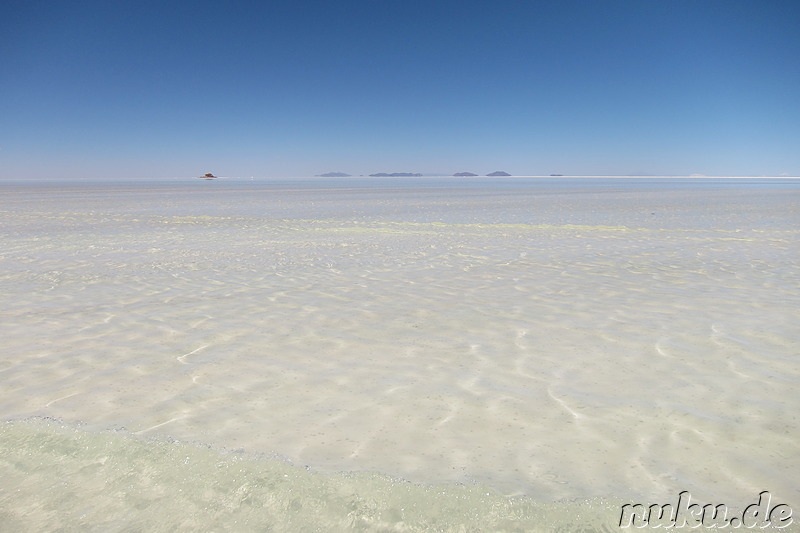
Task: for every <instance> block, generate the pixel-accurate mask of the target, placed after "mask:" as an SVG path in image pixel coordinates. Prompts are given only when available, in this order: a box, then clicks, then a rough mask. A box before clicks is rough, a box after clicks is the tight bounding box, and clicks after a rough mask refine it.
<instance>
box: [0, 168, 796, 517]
mask: <svg viewBox="0 0 800 533" xmlns="http://www.w3.org/2000/svg"><path fill="white" fill-rule="evenodd" d="M798 185H800V183H798V180H686V179H684V180H681V179H661V180H655V179H650V180H648V179H611V178H606V179H599V178H597V179H584V180H580V179H566V178H565V179H561V180H548V179H500V180H489V179H482V180H481V179H475V180H469V179H467V180H455V179H430V178H429V179H421V180H403V179H401V180H386V181H381V180H375V179H361V180H359V179H349V180H323V179H316V180H272V181H263V182H259V181H255V182H246V181H233V180H231V181H214V182H206V181H201V180H197V181H196V182H131V183H91V182H83V183H79V182H75V183H55V182H53V183H34V184H30V183H29V184H23V183H0V217H2V233H1V234H0V245H1V246H0V298H2V300H0V301H1V302H2V306H1V307H0V309H1V310H0V317H2V320H0V339H2V340H0V343H2V344H1V345H2V348H3V350H2V353H0V380H1V381H0V391H2V394H0V419H3V420H5V421H7V422H5V423H4V424H3V425H2V426H0V427H2V429H0V448H2V450H3V457H4V459H0V471H2V472H4V473H3V479H5V480H8V481H4V482H0V504H1V506H2V508H3V513H5V515H4V516H5V518H6V519H7V520H8V523H14V524H18V525H22V526H23V527H24V525H25V524H31V523H32V524H37V525H39V526H47V525H48V524H50V523H51V522H49V521H51V520H55V518H54V517H56V516H60V517H61V518H59V519H64V517H65V516H66V517H67V518H69V517H70V516H71V517H72V519H73V520H75V522H74V523H75V524H83V525H86V523H85V522H80V520H81V519H80V516H79V514H74V515H70V513H77V511H72V508H73V504H72V503H71V500H72V499H73V498H74V497H76V495H77V494H84V495H85V494H90V495H91V494H95V497H94V498H93V499H92V498H89V501H94V502H96V503H95V504H92V505H88V506H87V507H86V508H85V509H83V514H84V516H90V517H91V516H94V517H95V518H93V519H92V520H93V521H92V520H90V521H89V522H88V525H90V526H92V527H95V528H98V529H102V528H103V527H106V526H108V525H109V524H112V525H113V524H114V523H117V524H130V523H134V524H136V523H139V524H146V523H147V522H146V521H147V520H154V519H156V518H153V517H154V516H155V517H158V518H157V519H159V520H161V522H159V523H167V524H169V523H172V524H173V525H174V526H175V527H187V528H188V527H190V526H191V519H190V518H188V516H189V514H182V513H181V512H178V514H177V516H178V518H170V517H171V516H175V513H176V512H177V511H176V509H177V508H180V509H184V510H187V509H189V510H192V512H193V513H198V512H201V513H202V512H206V511H199V510H201V509H207V508H208V506H209V502H212V501H216V502H219V501H221V500H220V498H222V499H224V501H225V504H224V505H222V507H220V509H218V510H216V511H214V513H212V514H213V516H212V515H209V516H210V518H208V519H209V520H212V522H213V520H220V521H221V522H220V523H229V522H226V520H227V521H229V520H231V517H235V518H236V517H238V518H237V519H241V520H242V521H243V522H242V523H243V524H244V523H245V522H247V523H248V524H250V525H255V524H261V525H263V524H266V523H270V524H272V525H273V526H274V527H276V528H277V530H293V528H294V526H296V525H297V524H298V523H299V522H292V521H293V520H295V521H297V520H300V518H299V517H300V516H304V517H306V518H305V519H309V520H310V518H308V517H307V516H306V515H307V513H304V512H302V511H301V509H303V508H305V509H306V511H309V510H310V509H312V508H314V509H317V510H316V511H315V512H316V513H318V514H319V513H320V512H322V511H320V509H323V508H327V509H329V512H330V515H325V513H324V512H322V516H323V517H324V520H326V521H327V522H326V523H327V524H328V527H329V528H335V527H336V526H337V525H341V524H346V525H347V526H348V527H353V528H357V527H356V526H358V527H360V525H363V526H364V527H366V528H368V529H369V528H373V529H378V528H379V527H395V526H396V527H400V526H398V524H405V526H407V527H409V528H412V530H413V527H417V526H416V525H414V524H423V525H421V526H419V528H420V530H425V529H426V527H423V526H424V524H428V525H430V524H432V523H434V522H435V520H440V521H441V522H436V523H440V525H441V526H442V527H443V528H444V527H445V526H446V527H451V528H456V529H453V530H457V526H458V524H470V523H472V522H470V520H473V521H475V520H484V521H486V520H489V522H480V524H479V525H480V527H481V529H492V528H493V529H500V530H502V529H504V528H507V529H508V530H513V527H517V526H519V527H522V526H520V524H522V525H525V526H526V527H523V528H522V529H525V530H531V528H532V527H533V526H531V525H530V524H532V523H538V524H541V523H542V516H546V517H547V518H546V520H550V522H549V523H550V525H552V524H556V525H557V526H559V527H564V528H566V529H570V527H571V526H570V524H572V525H574V520H576V517H582V518H581V519H582V520H584V522H582V523H584V524H589V525H590V526H591V527H594V528H595V529H597V530H604V528H605V527H606V526H607V525H608V526H613V525H615V524H614V523H613V519H614V518H615V517H616V518H617V519H618V515H617V514H616V513H617V509H618V507H615V506H616V505H617V503H619V502H623V503H625V502H631V501H642V502H652V503H661V502H664V503H666V502H670V501H673V500H674V499H675V495H676V494H677V493H678V492H680V491H682V490H689V491H691V493H692V495H693V496H694V497H695V498H696V499H698V500H702V501H705V502H709V503H725V504H727V505H729V506H731V507H737V506H739V507H741V506H744V505H747V504H749V503H751V500H753V498H754V497H755V496H756V495H757V494H758V493H759V492H761V491H763V490H769V491H770V492H771V494H772V495H773V498H774V499H775V500H776V501H778V500H779V501H782V502H784V503H788V504H792V503H793V504H794V506H795V507H794V508H795V509H800V498H798V485H797V482H796V480H797V479H798V478H800V448H799V447H798V444H797V442H798V437H800V431H798V429H799V428H800V423H799V422H798V420H797V415H796V413H797V412H800V409H799V407H800V393H799V392H798V384H800V365H799V364H798V359H797V357H798V353H800V349H799V348H800V330H799V329H798V327H797V324H798V319H799V318H800V316H798V309H800V293H799V292H798V287H800V270H799V269H798V250H800V242H799V241H800V229H798V228H800V224H798V223H799V222H800V207H799V206H800V202H799V201H798V200H800V188H798ZM47 443H51V446H50V447H48V445H47ZM70 443H72V444H74V443H82V444H81V445H79V446H77V447H76V448H71V446H72V444H70ZM175 446H177V447H178V449H179V451H178V452H174V450H175V448H174V447H175ZM174 453H177V454H178V455H177V456H176V455H174ZM231 453H234V455H233V456H231V455H230V454H231ZM32 454H33V455H32ZM178 456H180V457H185V458H186V461H188V462H189V463H192V464H194V466H193V467H191V466H186V465H184V466H180V465H179V464H178V463H176V461H178V462H180V460H178V459H176V457H178ZM31 457H34V458H36V457H38V461H39V464H41V465H47V466H42V467H41V468H38V469H37V467H36V466H35V464H31ZM231 457H234V458H235V460H236V461H239V462H238V463H236V461H234V463H235V464H236V465H239V466H240V467H241V468H240V470H239V471H240V472H241V473H240V474H239V477H240V479H239V482H235V481H231V477H230V476H231V475H232V474H230V472H228V473H226V474H224V475H223V474H219V467H218V465H220V464H225V465H227V466H225V469H230V468H233V467H232V466H231V464H232V463H231V462H230V461H233V459H232V458H231ZM33 463H36V461H35V460H33ZM112 464H113V465H115V466H114V467H113V468H110V467H109V465H112ZM187 464H188V463H187ZM215 465H217V466H215ZM242 465H244V466H242ZM291 465H294V466H293V467H292V468H297V467H300V468H299V469H297V470H291V469H290V470H287V471H286V472H289V473H283V472H284V470H281V469H282V468H289V467H290V466H291ZM306 466H307V467H308V470H306V468H305V467H306ZM54 469H55V470H58V469H63V471H62V474H63V476H62V478H63V481H62V486H60V487H58V486H54V485H53V480H52V472H53V471H54ZM142 469H144V470H146V471H148V472H149V474H148V477H147V479H152V480H157V481H152V483H148V482H146V481H142V479H140V478H137V479H139V482H137V483H138V484H136V483H135V484H134V485H129V489H124V488H120V487H124V486H125V482H124V480H126V479H128V480H129V481H130V478H131V476H133V475H134V474H133V473H134V472H138V473H139V474H137V475H141V472H142ZM59 471H61V470H59ZM226 472H227V470H226ZM167 474H169V475H167ZM284 475H285V476H294V477H296V479H297V481H296V482H294V484H291V485H289V487H288V489H287V487H286V486H282V487H283V488H281V487H278V486H277V485H275V483H276V482H275V481H274V479H273V478H275V477H276V476H277V479H279V480H281V479H282V477H281V476H284ZM126 476H128V477H126ZM220 476H222V477H220ZM326 476H327V477H326ZM359 476H360V477H359ZM235 477H236V476H234V478H235ZM186 479H195V480H196V481H197V483H199V484H200V485H202V484H207V485H208V486H215V485H219V486H220V487H224V490H223V489H220V490H219V491H216V492H215V491H214V490H211V489H209V490H211V492H210V493H206V492H203V491H201V490H199V489H197V488H196V487H195V488H193V489H192V488H191V486H190V485H191V484H190V485H186V484H185V480H186ZM12 480H13V483H15V484H14V485H12ZM400 480H406V481H410V482H412V483H411V484H408V483H406V484H403V482H401V481H400ZM16 483H18V484H19V485H16ZM111 486H114V487H118V488H117V490H118V491H119V495H118V497H116V498H107V499H103V498H104V496H103V494H104V491H107V490H108V487H111ZM130 486H133V487H134V488H130ZM406 486H408V487H413V489H408V490H411V492H412V494H411V496H409V495H408V494H407V490H406V489H403V488H402V487H406ZM12 487H13V488H14V490H12ZM331 487H333V488H331ZM398 487H401V488H400V489H398ZM431 487H437V489H436V493H437V494H439V495H440V496H438V497H437V499H436V501H437V502H438V504H437V505H438V506H439V507H440V508H441V507H442V506H445V507H446V506H448V505H452V506H455V507H450V508H449V509H450V511H449V512H448V513H447V514H446V516H438V518H436V519H434V518H432V516H435V515H437V511H435V509H434V508H428V507H425V506H424V504H423V502H425V501H427V500H428V499H429V497H430V496H429V495H430V491H431ZM471 487H472V488H474V487H479V489H476V490H477V492H474V493H471V492H469V491H470V490H473V489H472V488H471ZM179 488H180V489H181V491H185V492H184V493H182V494H180V495H179V494H178V489H179ZM287 490H288V492H287ZM398 490H399V491H400V492H403V491H406V492H403V494H405V496H403V495H401V494H400V493H398ZM291 491H294V492H293V493H292V492H291ZM342 491H343V492H346V493H347V494H351V493H352V494H355V495H357V497H355V500H353V501H356V502H361V503H360V504H353V505H355V507H353V506H352V505H351V506H350V507H348V505H350V504H352V501H350V500H347V498H345V500H347V501H345V502H343V503H342V508H341V509H340V508H338V507H337V506H336V505H338V504H334V503H331V502H334V501H338V500H336V497H334V496H332V494H333V495H335V494H340V493H341V492H342ZM414 491H417V492H414ZM464 491H467V492H464ZM290 493H292V494H293V495H292V496H291V497H290V496H289V494H290ZM298 493H301V495H300V496H297V494H298ZM467 493H469V494H471V496H469V497H467V496H465V494H467ZM302 494H305V495H302ZM236 495H238V496H236ZM278 495H281V496H278ZM82 498H86V496H82ZM359 498H360V499H359ZM404 498H406V499H404ZM409 498H410V499H409ZM165 499H166V500H169V501H170V502H172V503H171V504H168V503H166V502H165ZM248 501H249V502H250V503H247V502H248ZM254 501H257V502H258V504H257V505H255V504H254V503H253V502H254ZM321 501H322V502H328V503H327V504H321V503H319V502H321ZM365 502H366V503H365ZM403 502H405V503H403ZM409 502H410V503H409ZM459 502H462V503H463V506H459V505H460V504H459ZM552 502H560V503H552ZM609 502H611V503H609ZM220 505H221V504H220ZM254 505H255V507H254ZM292 505H294V506H295V507H292ZM359 505H361V506H359ZM297 506H300V507H297ZM304 506H305V507H304ZM326 506H327V507H326ZM212 507H213V506H212ZM434 507H435V506H434ZM500 507H503V509H504V511H503V512H504V513H506V514H505V515H502V516H500V515H495V514H493V512H490V510H491V509H495V510H496V509H498V508H500ZM245 508H246V512H245ZM407 508H408V509H412V510H406V509H407ZM292 509H293V510H292ZM401 509H403V510H402V511H401ZM159 510H163V512H162V511H159ZM168 511H169V512H168ZM188 512H189V511H185V513H188ZM309 512H310V511H309ZM154 513H155V514H154ZM170 513H171V514H170ZM226 513H227V514H226ZM282 513H283V514H282ZM287 513H288V514H287ZM293 513H294V514H293ZM100 516H104V517H110V518H104V519H103V520H110V521H111V522H101V519H100V518H97V517H100ZM476 517H480V518H476ZM245 518H246V519H245ZM84 520H85V519H84ZM115 520H116V521H117V522H114V521H115ZM170 520H172V521H173V522H170ZM432 520H433V522H432ZM492 520H493V521H492ZM526 520H527V521H526ZM537 520H538V522H537ZM571 520H572V521H573V522H571ZM137 521H138V522H137ZM475 523H476V524H478V522H475ZM104 524H105V525H104ZM293 524H294V525H293ZM515 524H516V525H515ZM476 527H477V526H476ZM33 529H34V528H31V530H33ZM294 530H297V529H294ZM542 530H553V528H544V529H542ZM609 530H610V529H609Z"/></svg>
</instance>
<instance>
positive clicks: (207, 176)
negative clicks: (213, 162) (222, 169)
mask: <svg viewBox="0 0 800 533" xmlns="http://www.w3.org/2000/svg"><path fill="white" fill-rule="evenodd" d="M197 177H198V179H201V180H213V179H214V178H216V176H215V175H214V174H212V173H211V172H206V173H205V174H203V175H202V176H197Z"/></svg>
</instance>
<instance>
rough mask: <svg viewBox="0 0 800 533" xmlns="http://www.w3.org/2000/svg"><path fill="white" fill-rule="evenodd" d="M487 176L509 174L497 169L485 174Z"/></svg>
mask: <svg viewBox="0 0 800 533" xmlns="http://www.w3.org/2000/svg"><path fill="white" fill-rule="evenodd" d="M486 175H487V176H510V175H511V174H509V173H508V172H503V171H502V170H498V171H496V172H492V173H491V174H486Z"/></svg>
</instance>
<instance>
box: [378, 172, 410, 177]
mask: <svg viewBox="0 0 800 533" xmlns="http://www.w3.org/2000/svg"><path fill="white" fill-rule="evenodd" d="M420 176H422V174H414V173H412V172H392V173H386V172H378V173H377V174H370V177H372V178H419V177H420Z"/></svg>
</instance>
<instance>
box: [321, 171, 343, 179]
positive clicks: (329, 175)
mask: <svg viewBox="0 0 800 533" xmlns="http://www.w3.org/2000/svg"><path fill="white" fill-rule="evenodd" d="M315 177H317V178H349V177H350V174H345V173H344V172H326V173H325V174H317V175H316V176H315Z"/></svg>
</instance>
